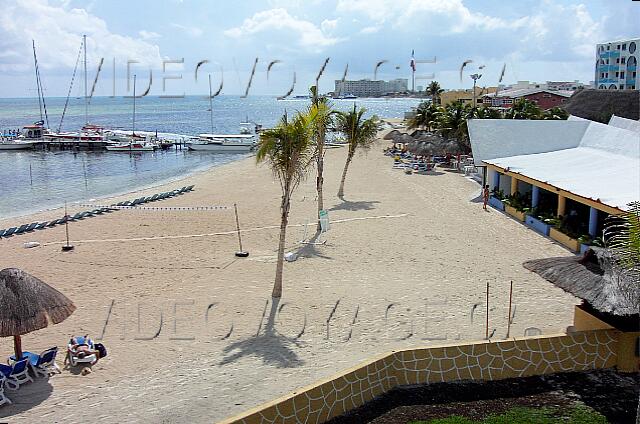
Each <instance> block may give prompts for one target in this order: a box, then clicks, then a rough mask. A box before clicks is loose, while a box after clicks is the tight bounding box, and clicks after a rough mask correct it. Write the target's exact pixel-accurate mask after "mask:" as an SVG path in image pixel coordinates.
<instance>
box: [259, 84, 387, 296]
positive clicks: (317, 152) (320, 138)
mask: <svg viewBox="0 0 640 424" xmlns="http://www.w3.org/2000/svg"><path fill="white" fill-rule="evenodd" d="M310 95H311V105H310V106H309V108H308V109H307V110H306V111H304V112H298V113H296V114H295V116H294V117H293V118H291V119H289V118H288V117H287V114H286V113H285V114H284V116H283V117H282V118H281V120H280V122H279V123H278V124H277V125H276V126H275V127H274V128H271V129H268V130H266V131H264V132H262V133H261V134H260V141H259V143H258V152H257V155H256V158H257V161H258V162H266V163H268V164H269V165H270V167H271V169H272V171H273V174H274V176H275V177H276V178H277V179H278V181H279V182H280V187H281V189H282V198H281V203H280V213H281V216H280V237H279V240H278V251H277V258H276V275H275V283H274V286H273V291H272V294H271V296H272V297H274V298H280V297H281V296H282V279H283V270H284V250H285V245H286V234H287V225H288V222H289V212H290V209H291V198H292V195H293V192H294V191H295V189H296V188H297V187H298V186H299V184H300V183H301V182H302V181H303V180H304V179H305V178H306V177H307V175H308V174H309V172H310V170H311V168H312V167H313V165H314V164H315V165H316V170H317V175H316V191H317V193H318V218H319V215H320V211H321V210H323V209H324V199H323V190H322V187H323V183H324V176H323V172H324V153H325V141H326V135H327V132H329V131H334V132H337V133H339V134H341V135H342V136H343V137H344V139H345V141H346V146H347V158H346V162H345V165H344V169H343V172H342V178H341V180H340V189H339V192H338V197H340V198H341V199H343V196H344V185H345V180H346V177H347V172H348V170H349V165H350V164H351V161H352V160H353V157H354V155H355V153H356V151H357V150H358V149H361V148H367V147H369V146H370V144H371V143H372V142H373V141H374V140H375V138H376V135H377V132H378V118H377V117H376V116H373V117H371V118H368V119H364V114H365V113H366V109H365V108H360V109H359V110H356V105H355V104H354V105H353V110H351V111H349V112H341V111H336V110H333V109H332V107H331V103H330V102H329V100H328V99H327V98H326V97H323V96H320V95H318V90H317V89H316V87H315V86H314V87H311V89H310ZM343 200H344V199H343ZM318 227H320V223H318Z"/></svg>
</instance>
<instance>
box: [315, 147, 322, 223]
mask: <svg viewBox="0 0 640 424" xmlns="http://www.w3.org/2000/svg"><path fill="white" fill-rule="evenodd" d="M323 155H324V136H322V137H321V140H319V142H318V161H317V166H318V177H317V178H316V190H317V192H318V229H320V211H321V210H323V209H324V199H323V197H322V184H323V183H324V179H323V176H322V173H323V172H324V157H323Z"/></svg>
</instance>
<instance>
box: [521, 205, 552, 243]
mask: <svg viewBox="0 0 640 424" xmlns="http://www.w3.org/2000/svg"><path fill="white" fill-rule="evenodd" d="M524 223H525V225H526V226H528V227H530V228H532V229H533V230H535V231H537V232H539V233H540V234H542V235H544V236H547V237H548V236H549V231H550V230H551V227H553V226H555V225H558V224H559V223H560V220H559V219H558V218H556V216H555V215H553V214H552V213H550V212H541V211H539V210H538V209H536V208H532V209H531V210H530V212H529V213H527V216H526V217H525V219H524Z"/></svg>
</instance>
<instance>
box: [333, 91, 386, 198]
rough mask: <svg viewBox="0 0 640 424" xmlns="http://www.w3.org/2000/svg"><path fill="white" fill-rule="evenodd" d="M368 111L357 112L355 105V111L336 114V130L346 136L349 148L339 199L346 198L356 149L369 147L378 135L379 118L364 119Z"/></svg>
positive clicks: (362, 109)
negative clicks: (348, 175)
mask: <svg viewBox="0 0 640 424" xmlns="http://www.w3.org/2000/svg"><path fill="white" fill-rule="evenodd" d="M366 111H367V110H366V109H365V108H360V110H358V111H356V105H355V103H354V105H353V111H351V112H337V113H336V129H337V130H338V131H339V132H341V133H342V134H343V135H344V136H345V138H346V140H347V145H348V147H349V151H348V153H347V162H346V163H345V164H344V170H343V171H342V180H341V181H340V189H339V190H338V197H339V198H343V197H344V181H345V179H346V178H347V171H348V169H349V164H350V163H351V160H352V159H353V155H354V154H355V153H356V149H358V147H362V148H367V147H369V145H370V144H371V143H373V141H374V140H375V139H376V136H377V135H378V118H377V117H376V116H372V117H371V118H369V119H362V116H363V115H364V113H365V112H366Z"/></svg>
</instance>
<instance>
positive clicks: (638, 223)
mask: <svg viewBox="0 0 640 424" xmlns="http://www.w3.org/2000/svg"><path fill="white" fill-rule="evenodd" d="M628 206H629V209H628V210H627V211H626V212H625V213H624V214H622V215H618V216H610V217H609V218H608V219H607V221H605V229H604V233H603V238H604V240H605V242H606V245H607V247H608V248H609V249H610V250H611V252H612V253H613V257H614V259H615V264H616V265H617V266H618V267H619V268H620V269H621V270H622V272H623V273H626V274H627V275H629V276H630V278H629V279H628V281H634V282H635V284H636V287H623V291H624V292H625V294H627V295H628V296H629V298H630V300H631V301H632V302H633V303H635V305H636V308H638V311H639V313H640V287H638V286H639V285H640V201H636V202H631V203H629V205H628ZM636 423H637V424H638V423H640V399H639V400H638V407H637V410H636Z"/></svg>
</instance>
